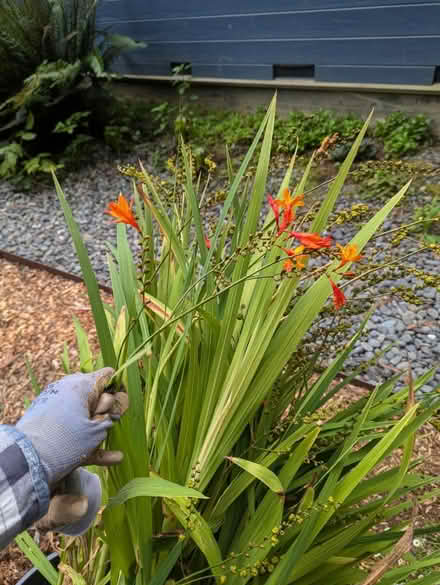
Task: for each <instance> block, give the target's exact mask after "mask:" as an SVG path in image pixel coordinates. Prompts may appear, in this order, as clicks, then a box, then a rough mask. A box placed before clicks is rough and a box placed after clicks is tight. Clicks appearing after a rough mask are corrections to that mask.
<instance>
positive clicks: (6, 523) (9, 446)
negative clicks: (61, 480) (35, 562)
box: [0, 425, 50, 549]
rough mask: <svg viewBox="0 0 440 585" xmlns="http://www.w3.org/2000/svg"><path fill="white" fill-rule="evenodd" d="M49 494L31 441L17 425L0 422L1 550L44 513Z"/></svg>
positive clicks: (44, 475) (45, 479) (45, 478)
mask: <svg viewBox="0 0 440 585" xmlns="http://www.w3.org/2000/svg"><path fill="white" fill-rule="evenodd" d="M49 497H50V494H49V487H48V483H47V477H46V473H45V471H44V468H43V466H42V465H41V462H40V458H39V456H38V454H37V452H36V451H35V449H34V447H33V446H32V443H31V442H30V441H29V440H28V439H27V438H26V436H25V435H24V434H23V433H21V432H19V431H18V430H17V429H16V428H15V427H10V426H6V425H0V549H1V548H3V547H5V546H6V545H7V544H9V542H11V540H12V539H13V538H14V537H15V536H16V535H17V534H19V533H20V532H22V531H23V530H25V529H26V528H28V527H29V526H30V525H31V524H32V523H33V522H35V521H37V520H39V519H40V518H41V517H42V516H44V514H45V513H46V512H47V509H48V506H49Z"/></svg>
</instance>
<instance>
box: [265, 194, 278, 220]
mask: <svg viewBox="0 0 440 585" xmlns="http://www.w3.org/2000/svg"><path fill="white" fill-rule="evenodd" d="M267 201H268V203H269V205H270V206H271V208H272V211H273V214H274V216H275V221H276V222H277V226H278V225H279V221H280V208H279V206H278V203H277V199H273V197H272V196H271V195H268V196H267Z"/></svg>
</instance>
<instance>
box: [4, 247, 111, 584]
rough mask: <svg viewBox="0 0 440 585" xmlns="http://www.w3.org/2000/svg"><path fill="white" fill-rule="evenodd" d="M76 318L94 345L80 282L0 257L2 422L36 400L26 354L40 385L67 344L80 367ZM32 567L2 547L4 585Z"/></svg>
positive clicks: (45, 541)
mask: <svg viewBox="0 0 440 585" xmlns="http://www.w3.org/2000/svg"><path fill="white" fill-rule="evenodd" d="M103 299H104V300H105V301H107V302H109V301H110V300H111V297H110V296H109V295H107V294H105V293H103ZM73 316H76V317H77V318H78V319H79V321H80V322H81V325H82V326H83V327H84V328H85V330H86V331H88V332H90V342H91V344H92V347H93V346H96V335H95V332H94V323H93V318H92V316H91V312H90V309H89V301H88V297H87V292H86V289H85V286H84V285H83V284H82V283H76V282H71V281H70V280H65V279H64V278H62V277H59V276H55V275H52V274H50V273H48V272H45V271H41V270H35V269H33V268H28V267H27V266H21V265H19V264H14V263H11V262H9V261H7V260H5V259H4V258H0V336H1V337H0V338H1V342H2V343H1V351H0V379H1V380H2V384H0V424H14V423H15V422H16V421H17V419H18V418H20V416H21V414H22V413H23V411H24V409H25V399H28V400H32V398H33V391H32V386H31V383H30V378H29V374H28V370H27V368H26V358H27V360H28V362H29V363H30V365H31V367H32V370H33V371H34V373H35V376H36V378H37V380H38V382H39V384H40V385H41V386H42V387H44V386H45V385H46V384H48V383H49V382H52V381H53V380H56V379H58V378H60V377H61V376H63V375H64V370H63V367H62V363H61V359H60V356H61V354H62V352H63V347H64V342H67V345H68V348H69V355H70V359H71V363H72V365H73V366H74V368H76V369H77V368H78V363H79V360H78V352H77V350H76V343H75V331H74V327H73V321H72V318H73ZM37 536H38V535H37ZM40 545H41V547H42V549H43V550H48V549H50V548H51V540H50V537H47V536H45V537H42V538H41V542H40ZM30 567H31V564H30V562H29V561H28V560H27V559H26V558H25V557H24V555H23V554H22V553H21V551H20V550H19V549H18V548H17V547H16V546H15V545H10V546H9V547H8V548H7V549H6V550H3V551H0V583H1V584H2V585H15V583H16V582H17V580H18V579H19V578H20V577H21V576H22V575H23V573H24V572H25V571H27V570H28V569H29V568H30Z"/></svg>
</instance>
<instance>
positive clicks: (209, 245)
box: [205, 236, 211, 250]
mask: <svg viewBox="0 0 440 585" xmlns="http://www.w3.org/2000/svg"><path fill="white" fill-rule="evenodd" d="M205 244H206V247H207V248H208V250H209V249H210V248H211V240H210V239H209V238H208V237H207V236H205Z"/></svg>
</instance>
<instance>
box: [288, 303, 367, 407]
mask: <svg viewBox="0 0 440 585" xmlns="http://www.w3.org/2000/svg"><path fill="white" fill-rule="evenodd" d="M372 312H373V309H371V310H370V311H369V312H368V313H367V315H366V316H365V318H364V319H363V321H362V323H361V324H360V326H359V329H358V330H357V331H356V333H355V335H354V336H353V337H352V338H351V340H350V341H349V342H348V344H347V345H346V346H345V347H344V349H343V350H342V351H341V352H340V353H339V354H338V355H337V357H336V359H335V360H333V362H332V363H331V364H330V365H329V366H328V367H327V369H326V370H325V371H324V372H323V373H322V374H321V376H320V377H319V378H318V380H317V381H316V382H315V384H314V385H313V387H312V388H311V390H310V391H309V392H308V393H307V395H306V396H305V397H304V398H303V399H302V400H301V401H300V402H299V404H298V406H296V408H297V413H298V415H299V414H300V413H302V412H303V411H304V410H305V412H311V411H314V410H316V408H317V407H318V405H319V404H323V403H325V400H323V401H322V402H321V398H322V396H323V394H324V393H325V392H326V391H328V390H329V388H330V385H331V383H332V382H333V380H334V379H335V378H336V376H337V375H338V374H339V372H340V371H341V370H342V367H343V365H344V363H345V360H346V359H347V357H348V356H349V354H350V353H351V351H352V349H353V347H354V345H355V344H356V343H357V341H358V339H359V337H360V336H361V335H362V332H363V330H364V329H365V325H366V324H367V322H368V320H369V318H370V316H371V314H372Z"/></svg>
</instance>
